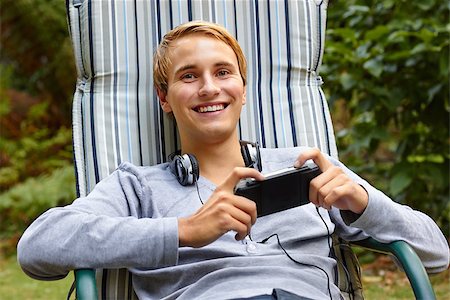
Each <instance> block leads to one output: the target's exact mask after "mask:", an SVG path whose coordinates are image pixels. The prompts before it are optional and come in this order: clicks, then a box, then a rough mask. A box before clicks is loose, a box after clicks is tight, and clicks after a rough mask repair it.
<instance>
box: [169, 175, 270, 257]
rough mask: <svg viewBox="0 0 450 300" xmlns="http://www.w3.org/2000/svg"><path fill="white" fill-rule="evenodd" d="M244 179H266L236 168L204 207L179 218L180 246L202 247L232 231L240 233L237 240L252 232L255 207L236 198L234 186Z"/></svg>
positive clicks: (253, 204)
mask: <svg viewBox="0 0 450 300" xmlns="http://www.w3.org/2000/svg"><path fill="white" fill-rule="evenodd" d="M243 178H255V179H256V180H263V179H264V176H263V175H262V174H261V173H259V172H258V171H257V170H255V169H252V168H239V167H237V168H235V169H234V170H233V172H232V173H231V174H230V175H229V176H228V177H227V178H226V179H225V181H224V182H223V183H222V184H221V185H219V186H218V187H217V188H216V190H215V191H214V192H213V194H212V195H211V197H210V198H209V199H208V201H207V202H206V203H205V205H203V206H202V208H200V209H199V210H198V211H197V212H196V213H195V214H194V215H192V216H190V217H187V218H179V219H178V235H179V241H180V246H190V247H196V248H198V247H203V246H205V245H208V244H210V243H212V242H214V241H215V240H217V239H218V238H219V237H221V236H222V235H223V234H225V233H227V232H228V231H230V230H233V231H236V232H237V234H236V240H242V239H244V238H245V237H246V236H247V235H248V234H249V233H250V228H251V227H252V225H253V224H255V222H256V216H257V214H256V204H255V202H253V201H251V200H248V199H247V198H245V197H241V196H236V195H234V187H235V186H236V184H237V183H238V182H239V180H241V179H243Z"/></svg>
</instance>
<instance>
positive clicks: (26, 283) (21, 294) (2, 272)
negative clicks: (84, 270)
mask: <svg viewBox="0 0 450 300" xmlns="http://www.w3.org/2000/svg"><path fill="white" fill-rule="evenodd" d="M72 281H73V275H72V274H69V275H68V276H67V277H66V278H64V279H63V280H56V281H40V280H34V279H31V278H30V277H28V276H27V275H25V273H23V272H22V269H21V268H20V266H19V265H18V264H17V261H16V256H15V255H14V256H11V257H8V258H6V259H2V258H1V256H0V299H20V300H60V299H66V298H67V293H68V291H69V289H70V286H71V285H72Z"/></svg>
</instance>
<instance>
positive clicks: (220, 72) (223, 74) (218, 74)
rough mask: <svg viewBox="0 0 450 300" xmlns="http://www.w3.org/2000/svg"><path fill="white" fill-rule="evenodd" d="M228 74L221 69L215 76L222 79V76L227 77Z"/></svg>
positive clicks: (228, 72)
mask: <svg viewBox="0 0 450 300" xmlns="http://www.w3.org/2000/svg"><path fill="white" fill-rule="evenodd" d="M228 74H230V71H228V70H226V69H221V70H219V71H218V72H217V76H219V77H224V76H227V75H228Z"/></svg>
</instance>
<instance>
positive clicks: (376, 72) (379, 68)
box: [363, 56, 383, 78]
mask: <svg viewBox="0 0 450 300" xmlns="http://www.w3.org/2000/svg"><path fill="white" fill-rule="evenodd" d="M363 67H364V69H366V70H367V71H368V72H369V73H370V74H372V75H373V76H374V77H377V78H379V77H380V75H381V73H383V62H382V59H381V57H380V56H377V57H375V58H373V59H370V60H368V61H366V62H365V63H364V65H363Z"/></svg>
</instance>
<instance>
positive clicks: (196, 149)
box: [182, 136, 244, 185]
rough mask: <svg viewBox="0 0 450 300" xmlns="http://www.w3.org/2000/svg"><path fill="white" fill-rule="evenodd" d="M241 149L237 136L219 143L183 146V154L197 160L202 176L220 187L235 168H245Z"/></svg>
mask: <svg viewBox="0 0 450 300" xmlns="http://www.w3.org/2000/svg"><path fill="white" fill-rule="evenodd" d="M182 144H183V143H182ZM240 149H241V148H240V144H239V139H238V138H237V136H236V137H234V138H230V139H228V140H226V141H222V142H219V143H201V144H196V145H190V146H189V145H186V146H182V152H183V153H190V154H193V155H195V157H196V158H197V161H198V164H199V168H200V175H201V176H203V177H205V178H207V179H208V180H210V181H211V182H213V183H214V184H216V185H220V184H221V183H222V182H223V181H224V180H225V178H226V177H228V175H229V174H230V173H231V172H232V171H233V169H234V168H235V167H243V166H244V160H243V158H242V154H241V150H240Z"/></svg>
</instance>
